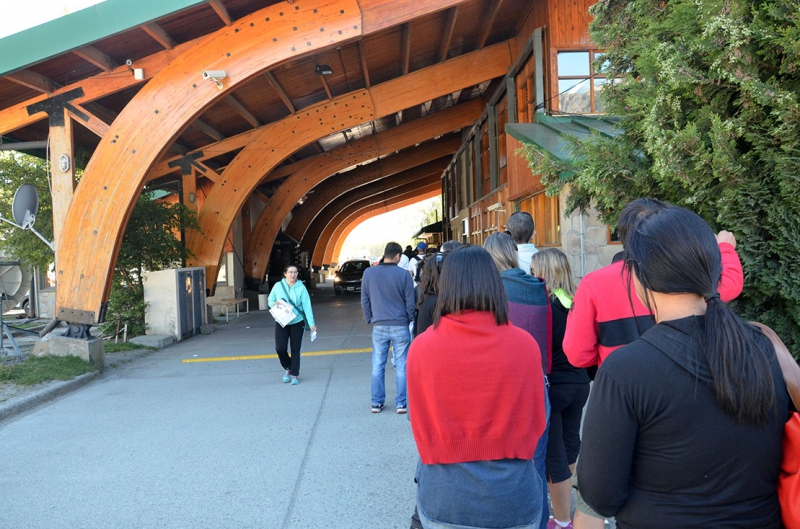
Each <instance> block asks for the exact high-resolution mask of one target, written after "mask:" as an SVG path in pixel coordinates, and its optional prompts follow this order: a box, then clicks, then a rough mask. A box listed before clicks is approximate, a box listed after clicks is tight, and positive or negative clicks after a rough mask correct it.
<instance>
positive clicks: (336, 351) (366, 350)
mask: <svg viewBox="0 0 800 529" xmlns="http://www.w3.org/2000/svg"><path fill="white" fill-rule="evenodd" d="M371 352H372V347H366V348H363V349H332V350H330V351H310V352H308V353H302V355H303V356H325V355H343V354H350V353H371ZM274 358H278V355H276V354H272V355H248V356H218V357H213V358H184V359H183V360H182V363H184V364H194V363H198V362H230V361H233V360H267V359H274Z"/></svg>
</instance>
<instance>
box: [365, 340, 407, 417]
mask: <svg viewBox="0 0 800 529" xmlns="http://www.w3.org/2000/svg"><path fill="white" fill-rule="evenodd" d="M409 343H411V333H410V332H408V326H402V325H401V326H394V325H392V326H388V325H374V326H373V327H372V404H373V405H381V404H383V403H384V402H385V401H386V376H385V375H386V358H387V357H388V356H389V346H390V345H391V346H392V356H393V358H394V365H395V368H396V369H395V372H394V375H395V380H396V382H397V397H395V399H394V403H395V405H396V406H397V407H398V408H399V407H405V405H406V353H407V352H408V345H409Z"/></svg>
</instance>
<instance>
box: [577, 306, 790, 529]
mask: <svg viewBox="0 0 800 529" xmlns="http://www.w3.org/2000/svg"><path fill="white" fill-rule="evenodd" d="M704 322H705V318H704V317H688V318H683V319H680V320H674V321H669V322H662V323H660V324H658V325H656V326H655V327H653V328H651V329H650V330H648V331H647V332H645V333H644V334H643V335H642V337H641V338H640V339H639V340H637V341H635V342H633V343H631V344H629V345H627V346H625V347H622V348H620V349H619V350H617V351H615V352H614V354H613V355H610V356H609V357H608V358H607V359H606V361H605V362H604V363H603V365H602V366H601V368H600V370H599V371H598V374H597V379H596V381H595V383H594V387H593V389H592V394H591V397H590V399H589V404H588V406H587V411H586V418H585V423H584V429H583V441H582V444H581V455H580V459H579V461H578V480H579V486H580V491H581V495H582V496H583V498H584V500H586V502H587V503H588V504H589V505H590V506H591V507H592V508H594V509H595V510H596V511H597V512H598V513H600V514H602V515H604V516H616V520H617V527H619V528H620V529H625V528H629V527H636V528H647V527H653V528H662V527H725V528H733V527H742V528H745V527H747V528H750V527H774V528H780V527H782V525H781V517H780V508H779V505H778V497H777V493H776V487H777V479H778V470H779V467H780V460H781V438H782V434H783V424H784V422H785V420H786V411H787V410H788V409H789V396H788V393H787V391H786V385H785V383H784V382H783V377H782V375H781V371H780V367H779V365H778V363H777V360H776V359H775V355H774V353H773V352H772V351H773V350H772V346H771V345H770V343H769V341H768V340H767V339H766V338H763V336H761V335H760V333H759V334H757V339H758V340H759V344H760V345H761V347H762V349H763V350H764V351H765V352H766V354H767V355H768V356H769V357H770V359H771V365H772V371H773V381H774V383H775V389H776V398H777V409H778V410H780V412H778V411H777V410H776V413H775V414H774V415H773V417H772V418H771V420H770V422H769V424H768V425H767V426H765V427H755V426H752V425H749V424H742V425H740V424H737V423H736V420H735V419H734V418H732V417H731V416H730V415H728V414H726V413H725V412H724V411H723V410H722V409H721V408H720V407H719V405H718V404H717V401H716V397H715V395H714V391H713V389H712V381H711V373H710V370H709V368H708V363H707V362H706V358H705V354H704V351H703V347H702V346H701V345H700V344H701V341H702V339H703V332H704ZM754 333H756V331H754ZM754 335H755V334H754ZM751 354H761V353H759V352H758V351H752V352H751Z"/></svg>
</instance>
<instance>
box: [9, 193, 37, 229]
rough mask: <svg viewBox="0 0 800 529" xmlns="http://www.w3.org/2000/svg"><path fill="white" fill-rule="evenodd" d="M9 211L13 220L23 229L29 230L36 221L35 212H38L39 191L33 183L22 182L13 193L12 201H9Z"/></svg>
mask: <svg viewBox="0 0 800 529" xmlns="http://www.w3.org/2000/svg"><path fill="white" fill-rule="evenodd" d="M11 212H12V214H13V215H14V221H15V222H16V223H17V224H19V225H20V227H21V228H22V229H23V230H29V229H31V228H32V227H33V223H34V222H36V214H37V213H39V193H38V192H37V191H36V188H35V187H34V186H33V184H22V185H21V186H19V189H17V192H16V193H14V201H13V202H12V203H11Z"/></svg>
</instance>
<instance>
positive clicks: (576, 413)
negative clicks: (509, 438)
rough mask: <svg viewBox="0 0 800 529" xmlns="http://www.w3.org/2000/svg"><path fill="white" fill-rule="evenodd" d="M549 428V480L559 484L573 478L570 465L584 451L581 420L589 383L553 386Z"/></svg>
mask: <svg viewBox="0 0 800 529" xmlns="http://www.w3.org/2000/svg"><path fill="white" fill-rule="evenodd" d="M548 395H549V396H550V406H551V409H550V429H549V430H547V435H548V437H547V455H546V456H545V464H546V466H547V477H548V478H550V481H552V482H553V483H560V482H562V481H565V480H568V479H569V478H570V476H572V472H570V470H569V466H570V465H571V464H573V463H575V461H577V460H578V452H580V449H581V436H580V431H581V417H582V415H583V407H584V405H585V404H586V400H587V399H588V398H589V384H550V389H549V391H548Z"/></svg>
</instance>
